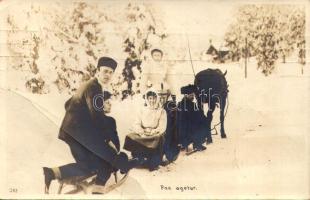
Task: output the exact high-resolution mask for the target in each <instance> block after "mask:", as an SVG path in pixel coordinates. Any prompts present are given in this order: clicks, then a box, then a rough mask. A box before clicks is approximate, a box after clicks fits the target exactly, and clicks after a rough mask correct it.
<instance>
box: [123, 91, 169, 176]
mask: <svg viewBox="0 0 310 200" xmlns="http://www.w3.org/2000/svg"><path fill="white" fill-rule="evenodd" d="M145 98H146V104H147V105H146V106H145V107H143V108H141V110H140V112H139V114H138V116H137V119H136V120H135V121H134V123H133V126H132V130H131V131H132V133H131V134H129V135H127V136H126V139H125V144H124V149H126V150H128V151H130V152H131V153H132V156H133V157H134V158H137V159H138V160H139V161H140V162H141V164H142V163H143V164H145V163H146V164H147V166H148V167H149V169H150V171H153V170H155V169H157V168H158V166H159V164H160V163H161V161H162V156H163V142H164V134H165V130H166V126H167V114H166V111H165V110H164V109H163V108H161V107H160V106H159V104H158V95H157V94H156V92H155V91H152V90H149V91H147V92H146V94H145ZM144 161H145V162H144Z"/></svg>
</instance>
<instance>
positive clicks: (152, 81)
mask: <svg viewBox="0 0 310 200" xmlns="http://www.w3.org/2000/svg"><path fill="white" fill-rule="evenodd" d="M151 55H152V60H151V61H150V62H147V63H146V64H144V65H143V67H142V74H141V87H142V92H145V91H146V90H148V89H149V88H151V87H152V88H154V89H155V90H156V91H159V90H162V89H165V90H170V88H169V85H168V83H167V74H168V67H167V65H166V64H165V63H163V55H164V54H163V52H162V50H160V49H153V50H152V51H151Z"/></svg>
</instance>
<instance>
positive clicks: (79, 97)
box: [43, 57, 130, 193]
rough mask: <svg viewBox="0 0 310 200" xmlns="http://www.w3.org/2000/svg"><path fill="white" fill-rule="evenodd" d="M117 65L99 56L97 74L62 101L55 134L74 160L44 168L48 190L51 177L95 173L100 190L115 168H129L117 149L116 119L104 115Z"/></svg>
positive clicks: (60, 177) (62, 177)
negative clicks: (61, 114) (64, 144)
mask: <svg viewBox="0 0 310 200" xmlns="http://www.w3.org/2000/svg"><path fill="white" fill-rule="evenodd" d="M116 66H117V63H116V61H115V60H113V59H112V58H109V57H102V58H100V59H99V61H98V66H97V73H96V77H95V78H92V79H90V80H89V81H87V82H86V83H84V84H83V85H81V86H80V88H79V89H78V90H77V91H76V94H74V95H73V96H72V97H71V98H70V99H69V100H68V101H67V102H66V103H65V109H66V114H65V117H64V119H63V122H62V124H61V127H60V130H59V136H58V137H59V139H61V140H63V141H64V142H66V143H67V144H68V145H69V147H70V150H71V153H72V155H73V158H74V159H75V161H76V163H71V164H67V165H64V166H61V167H57V168H46V167H44V168H43V170H44V174H45V185H46V190H47V193H48V188H49V185H50V183H51V181H52V180H53V179H66V178H71V177H79V176H88V175H93V174H96V175H97V177H96V182H95V184H96V185H97V186H98V187H99V186H102V188H101V189H103V186H104V185H105V183H106V182H107V180H108V179H109V177H110V175H111V173H112V172H113V170H114V169H115V168H116V169H120V170H121V171H123V172H126V171H128V170H129V168H130V165H129V163H128V157H127V155H126V154H125V153H121V152H119V150H120V145H119V139H118V135H117V130H116V123H115V120H114V119H113V118H112V117H108V116H106V113H109V112H110V108H111V104H110V102H109V98H110V96H111V94H110V93H109V92H107V91H106V90H105V88H107V86H108V83H109V81H110V79H111V77H112V75H113V73H114V70H115V68H116ZM98 187H96V188H98ZM99 188H100V187H99ZM95 193H97V192H96V191H95Z"/></svg>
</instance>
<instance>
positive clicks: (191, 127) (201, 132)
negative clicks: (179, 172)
mask: <svg viewBox="0 0 310 200" xmlns="http://www.w3.org/2000/svg"><path fill="white" fill-rule="evenodd" d="M195 92H196V87H195V86H194V85H188V86H185V87H182V88H181V94H184V97H183V99H182V100H181V101H180V102H179V103H178V114H177V127H178V133H179V143H180V144H181V147H182V149H187V150H188V146H189V145H190V144H191V143H192V144H193V149H194V150H198V151H202V150H205V149H206V147H205V146H203V143H204V142H205V138H206V134H207V130H205V126H204V123H205V120H206V119H205V116H204V113H203V110H202V109H199V108H198V107H197V105H196V104H195V103H194V102H193V101H194V99H195Z"/></svg>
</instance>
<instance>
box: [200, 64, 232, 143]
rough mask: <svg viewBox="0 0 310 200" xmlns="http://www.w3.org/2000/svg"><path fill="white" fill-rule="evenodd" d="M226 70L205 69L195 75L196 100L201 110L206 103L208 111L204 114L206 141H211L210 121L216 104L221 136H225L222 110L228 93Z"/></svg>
mask: <svg viewBox="0 0 310 200" xmlns="http://www.w3.org/2000/svg"><path fill="white" fill-rule="evenodd" d="M226 73H227V71H225V73H223V72H222V71H221V70H219V69H206V70H203V71H201V72H199V73H198V74H197V75H196V76H195V82H194V84H195V86H197V94H196V97H197V100H198V107H199V109H202V110H203V106H204V104H205V103H208V113H207V116H206V126H207V130H208V131H209V132H208V134H207V143H212V137H211V122H212V118H213V112H214V110H215V107H216V105H217V104H219V106H220V123H221V137H222V138H226V133H225V129H224V118H225V116H224V110H225V106H226V100H227V95H228V85H227V81H226V78H225V75H226Z"/></svg>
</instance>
